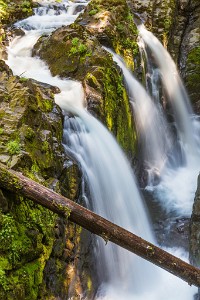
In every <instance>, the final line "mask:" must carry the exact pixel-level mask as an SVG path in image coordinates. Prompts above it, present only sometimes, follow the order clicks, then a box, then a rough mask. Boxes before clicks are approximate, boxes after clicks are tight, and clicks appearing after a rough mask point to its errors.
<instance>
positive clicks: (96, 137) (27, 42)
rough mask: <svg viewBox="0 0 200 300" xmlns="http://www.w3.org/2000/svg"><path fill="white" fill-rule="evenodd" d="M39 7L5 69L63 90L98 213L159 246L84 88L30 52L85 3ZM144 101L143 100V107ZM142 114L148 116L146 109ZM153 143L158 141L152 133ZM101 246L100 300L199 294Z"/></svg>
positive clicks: (72, 137) (67, 134)
mask: <svg viewBox="0 0 200 300" xmlns="http://www.w3.org/2000/svg"><path fill="white" fill-rule="evenodd" d="M39 2H40V4H41V5H42V6H41V7H40V8H37V9H35V15H34V16H32V17H29V18H27V19H26V20H22V21H20V22H18V23H17V24H16V27H20V28H22V29H23V30H24V33H25V35H24V36H17V37H15V38H14V39H13V40H12V41H11V43H10V45H9V47H8V59H7V64H8V65H9V66H10V67H11V69H12V70H13V72H14V74H15V75H23V77H27V78H33V79H35V80H38V81H40V82H44V83H48V84H51V85H54V86H57V87H59V88H60V90H61V92H60V93H59V94H56V95H55V101H56V103H57V104H58V105H59V106H60V107H61V108H62V109H63V110H64V111H67V112H70V113H72V114H74V117H68V116H66V117H65V124H64V141H63V142H64V146H65V149H66V152H67V153H68V154H69V155H71V156H73V158H75V159H76V160H77V162H78V163H79V165H80V167H81V170H82V173H83V176H84V178H85V180H86V181H87V186H88V189H89V194H90V198H91V199H92V205H91V206H92V208H93V209H94V211H95V212H97V213H98V214H100V215H102V216H104V217H106V218H108V219H109V220H111V221H113V222H115V223H117V224H119V225H121V226H123V227H125V228H126V229H128V230H130V231H133V232H134V233H136V234H138V235H140V236H142V237H143V238H145V239H147V240H149V241H151V242H155V241H154V237H153V233H152V230H151V227H150V224H149V221H148V217H147V213H146V210H145V207H144V205H143V201H142V198H141V195H140V192H139V190H138V188H137V185H136V183H135V178H134V175H133V173H132V170H131V168H130V166H129V163H128V161H127V159H126V158H125V156H124V154H123V152H122V150H121V149H120V147H119V146H118V144H117V142H116V141H115V139H114V137H113V136H112V135H111V134H110V133H109V132H108V130H107V129H106V128H105V127H104V126H103V125H102V124H101V123H100V122H99V121H97V120H96V119H95V118H94V117H93V116H91V115H90V114H89V113H88V112H87V111H86V109H85V108H84V92H83V88H82V85H81V84H80V83H79V82H76V81H72V80H61V79H60V78H59V77H52V75H51V74H50V71H49V69H48V67H47V66H46V64H45V63H44V62H43V61H41V60H40V59H39V58H38V57H32V49H33V46H34V44H35V43H36V42H37V40H38V38H39V37H40V36H41V35H42V34H45V35H46V34H50V33H51V32H52V31H53V30H55V29H56V28H58V27H60V26H62V25H68V24H70V23H72V22H74V20H75V19H76V17H77V15H78V13H76V12H77V10H76V9H77V7H78V6H81V7H84V6H85V5H87V2H85V1H79V2H76V3H74V2H69V1H62V2H59V3H58V2H54V1H42V0H41V1H39ZM52 4H53V5H52ZM136 87H137V86H136ZM135 97H136V95H135ZM142 99H143V98H142ZM145 99H146V97H145V96H144V101H146V100H145ZM149 102H150V101H149ZM138 105H139V104H138ZM148 105H151V104H148ZM143 113H144V114H145V109H144V112H143ZM158 114H159V113H158V111H156V109H155V115H156V117H158V119H159V116H158ZM138 122H139V121H138ZM163 126H164V128H165V125H163ZM146 127H147V126H146V125H145V126H144V128H143V132H145V130H147V129H148V128H146ZM163 130H164V129H163ZM144 135H145V133H144ZM160 138H163V137H160ZM152 139H155V138H154V136H153V133H152ZM164 144H165V146H164V149H162V150H163V151H164V153H160V152H161V151H159V153H158V159H157V158H156V157H155V156H154V155H153V154H149V157H150V159H149V161H150V162H151V164H152V165H153V164H154V163H155V162H156V163H157V160H158V161H159V165H158V167H159V168H160V161H161V164H162V165H163V163H164V161H165V157H166V150H165V149H166V148H168V147H170V145H169V146H168V140H166V142H164ZM156 168H157V165H156ZM97 242H98V243H97V244H98V249H97V252H98V253H96V255H97V267H98V272H99V273H100V277H101V282H102V284H101V285H100V287H99V289H98V291H97V295H96V299H108V300H118V299H119V300H121V299H127V300H129V299H130V300H132V299H134V300H144V299H145V300H146V299H148V300H160V299H163V300H169V299H170V300H190V299H191V300H192V297H193V294H194V293H195V291H196V289H195V288H193V287H189V286H188V285H187V284H186V283H184V282H183V281H181V280H179V279H178V278H176V277H174V276H173V275H171V274H169V273H167V272H165V271H163V270H161V269H159V268H157V267H155V266H153V265H152V264H150V263H148V262H146V261H144V260H142V259H139V258H138V257H136V256H135V255H133V254H130V253H129V252H127V251H125V250H123V249H120V248H119V247H117V246H115V245H113V244H112V243H108V244H107V245H105V242H104V241H103V240H102V239H100V238H99V239H98V241H97ZM177 255H178V254H177ZM179 255H181V256H184V254H180V253H179ZM166 290H167V293H166Z"/></svg>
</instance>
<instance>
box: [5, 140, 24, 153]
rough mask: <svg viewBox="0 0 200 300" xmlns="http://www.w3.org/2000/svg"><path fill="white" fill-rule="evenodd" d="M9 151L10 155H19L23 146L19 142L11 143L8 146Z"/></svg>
mask: <svg viewBox="0 0 200 300" xmlns="http://www.w3.org/2000/svg"><path fill="white" fill-rule="evenodd" d="M7 150H8V153H9V154H10V155H14V154H18V153H19V152H20V150H21V145H20V143H19V142H18V141H10V142H8V144H7Z"/></svg>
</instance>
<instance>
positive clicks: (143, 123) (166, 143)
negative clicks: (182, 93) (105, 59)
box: [105, 48, 172, 184]
mask: <svg viewBox="0 0 200 300" xmlns="http://www.w3.org/2000/svg"><path fill="white" fill-rule="evenodd" d="M105 49H106V50H107V51H109V52H110V53H111V54H112V56H113V60H114V61H115V62H116V63H117V64H118V66H119V67H120V68H121V70H122V72H123V75H124V80H125V83H126V86H127V91H128V94H129V99H130V103H131V105H132V107H133V114H134V117H135V121H136V129H137V131H138V137H139V140H140V147H141V152H142V158H143V160H144V166H145V169H146V170H147V172H148V182H149V184H154V180H155V178H158V177H160V174H161V173H162V170H163V168H164V167H165V164H166V162H167V156H168V154H169V152H170V149H171V148H172V140H171V138H170V133H169V129H168V126H167V123H166V120H165V118H164V116H163V115H162V111H161V110H160V109H159V107H158V106H156V105H155V104H154V102H153V101H152V99H151V98H150V96H149V95H148V94H147V92H146V90H145V89H144V87H143V86H142V85H141V83H139V82H138V81H137V80H136V79H135V78H134V76H133V74H132V73H131V72H130V71H129V70H128V69H127V67H126V65H125V63H124V61H123V59H122V58H121V57H120V56H119V55H117V54H116V53H114V52H113V51H111V50H110V49H108V48H105Z"/></svg>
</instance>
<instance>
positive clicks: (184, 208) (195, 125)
mask: <svg viewBox="0 0 200 300" xmlns="http://www.w3.org/2000/svg"><path fill="white" fill-rule="evenodd" d="M138 29H139V35H140V37H141V39H142V40H143V41H144V44H145V45H146V47H147V50H148V51H145V55H146V60H147V62H149V60H150V59H149V55H151V56H150V57H153V58H154V64H155V65H156V67H155V68H152V66H150V63H148V66H147V68H148V79H149V80H151V81H153V74H154V72H155V70H157V68H159V76H160V80H161V82H162V84H163V87H164V91H165V94H166V98H167V100H169V105H170V106H171V107H172V111H173V114H174V127H175V131H176V136H177V140H175V141H174V144H175V145H176V146H177V145H179V147H178V151H177V149H175V150H174V151H172V152H171V157H170V162H169V164H168V165H167V166H166V167H165V169H164V171H163V172H162V176H161V182H160V184H158V185H157V186H156V187H154V188H153V189H152V188H151V189H152V190H153V192H154V196H155V197H156V198H157V199H158V200H159V201H160V202H161V203H162V206H163V207H164V208H165V210H166V211H167V212H168V213H172V214H173V215H176V216H190V214H191V211H192V205H193V199H194V194H195V190H196V178H197V176H198V172H199V169H200V139H199V137H200V130H199V129H200V122H199V117H198V116H195V115H194V114H193V111H192V108H191V105H190V101H189V98H188V95H187V93H186V90H185V88H184V86H183V83H182V81H181V79H180V76H179V74H178V71H177V68H176V65H175V63H174V61H173V60H172V58H171V56H170V55H169V53H168V52H167V50H166V49H165V48H164V47H163V46H162V44H161V43H160V42H159V41H158V39H157V38H156V37H155V36H154V35H153V34H152V33H151V32H149V31H148V30H146V28H145V27H144V25H139V26H138ZM143 48H144V50H145V47H144V45H143ZM149 74H151V76H149ZM154 83H155V81H154V82H153V84H154ZM153 84H152V86H153ZM153 89H155V87H154V88H152V91H153ZM157 89H158V87H157ZM152 95H153V96H154V101H158V99H156V98H155V93H152ZM173 140H174V137H173ZM176 148H177V147H176Z"/></svg>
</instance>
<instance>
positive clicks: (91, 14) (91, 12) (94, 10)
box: [89, 9, 98, 16]
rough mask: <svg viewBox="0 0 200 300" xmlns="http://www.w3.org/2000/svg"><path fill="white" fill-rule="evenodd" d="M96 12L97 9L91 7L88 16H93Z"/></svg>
mask: <svg viewBox="0 0 200 300" xmlns="http://www.w3.org/2000/svg"><path fill="white" fill-rule="evenodd" d="M97 13H98V9H92V10H90V11H89V15H90V16H94V15H96V14H97Z"/></svg>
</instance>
